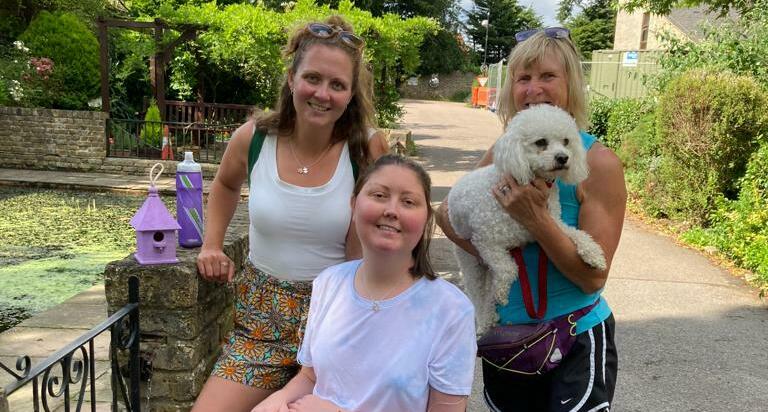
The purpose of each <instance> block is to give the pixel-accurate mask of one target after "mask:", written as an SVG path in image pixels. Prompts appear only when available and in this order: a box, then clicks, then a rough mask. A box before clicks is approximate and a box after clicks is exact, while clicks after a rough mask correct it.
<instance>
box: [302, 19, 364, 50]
mask: <svg viewBox="0 0 768 412" xmlns="http://www.w3.org/2000/svg"><path fill="white" fill-rule="evenodd" d="M307 31H308V32H309V33H311V34H312V35H313V36H315V37H317V38H320V39H330V38H332V37H333V36H336V35H338V36H339V39H341V42H342V43H343V44H344V45H346V46H348V47H351V48H353V49H356V50H360V49H362V48H363V46H365V40H363V39H362V38H361V37H360V36H358V35H356V34H355V33H352V32H349V31H346V30H343V29H342V28H341V27H339V26H330V25H328V24H324V23H311V24H309V25H308V26H307Z"/></svg>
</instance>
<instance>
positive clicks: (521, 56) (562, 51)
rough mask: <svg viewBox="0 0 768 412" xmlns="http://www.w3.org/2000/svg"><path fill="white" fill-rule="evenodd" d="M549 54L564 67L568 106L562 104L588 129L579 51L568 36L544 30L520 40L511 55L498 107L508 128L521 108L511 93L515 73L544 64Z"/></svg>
mask: <svg viewBox="0 0 768 412" xmlns="http://www.w3.org/2000/svg"><path fill="white" fill-rule="evenodd" d="M548 56H553V57H556V58H558V60H560V62H561V63H562V65H563V68H564V69H565V73H566V78H567V83H568V107H563V109H565V110H566V111H567V112H568V113H570V114H571V116H573V118H574V119H576V124H577V125H579V128H580V129H582V130H586V129H587V127H588V120H587V100H586V96H585V91H586V89H585V82H584V71H583V70H582V69H581V58H580V57H579V56H580V54H579V52H578V50H576V46H575V45H574V44H573V42H572V41H571V40H570V39H569V38H562V39H558V38H552V37H548V36H547V35H546V34H545V33H544V32H543V31H541V32H538V33H536V34H534V35H533V36H531V37H530V38H528V39H526V40H524V41H522V42H520V43H518V44H517V46H515V47H514V48H513V49H512V52H511V53H510V54H509V59H508V65H507V74H506V81H505V83H504V87H502V89H501V92H500V93H499V105H498V107H497V109H496V113H497V115H498V116H499V119H500V120H501V123H502V124H503V125H504V127H505V128H506V126H507V124H508V123H509V120H510V119H512V117H514V116H515V114H517V112H519V111H520V108H519V107H516V106H515V100H514V96H513V95H512V86H513V85H514V83H515V73H516V72H517V71H518V70H520V69H527V68H529V67H531V66H533V65H536V64H539V63H541V61H542V60H543V59H544V58H546V57H548Z"/></svg>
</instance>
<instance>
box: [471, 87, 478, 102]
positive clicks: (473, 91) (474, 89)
mask: <svg viewBox="0 0 768 412" xmlns="http://www.w3.org/2000/svg"><path fill="white" fill-rule="evenodd" d="M472 107H477V86H473V87H472Z"/></svg>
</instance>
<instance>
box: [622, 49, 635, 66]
mask: <svg viewBox="0 0 768 412" xmlns="http://www.w3.org/2000/svg"><path fill="white" fill-rule="evenodd" d="M638 58H639V56H638V53H637V52H636V51H628V52H624V56H623V59H622V60H621V65H622V66H624V67H637V61H638Z"/></svg>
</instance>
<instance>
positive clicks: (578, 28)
mask: <svg viewBox="0 0 768 412" xmlns="http://www.w3.org/2000/svg"><path fill="white" fill-rule="evenodd" d="M613 3H614V1H613V0H561V1H560V4H559V9H558V13H557V18H558V19H559V20H560V21H561V22H563V23H564V25H565V27H567V28H568V29H570V30H571V38H572V39H573V42H574V44H576V47H578V49H579V50H580V51H581V54H582V57H584V59H586V60H589V59H590V58H591V56H592V51H593V50H603V49H610V48H612V47H613V34H614V31H615V28H616V10H615V9H614V7H613ZM575 7H578V8H580V9H581V11H580V12H578V13H574V8H575Z"/></svg>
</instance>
